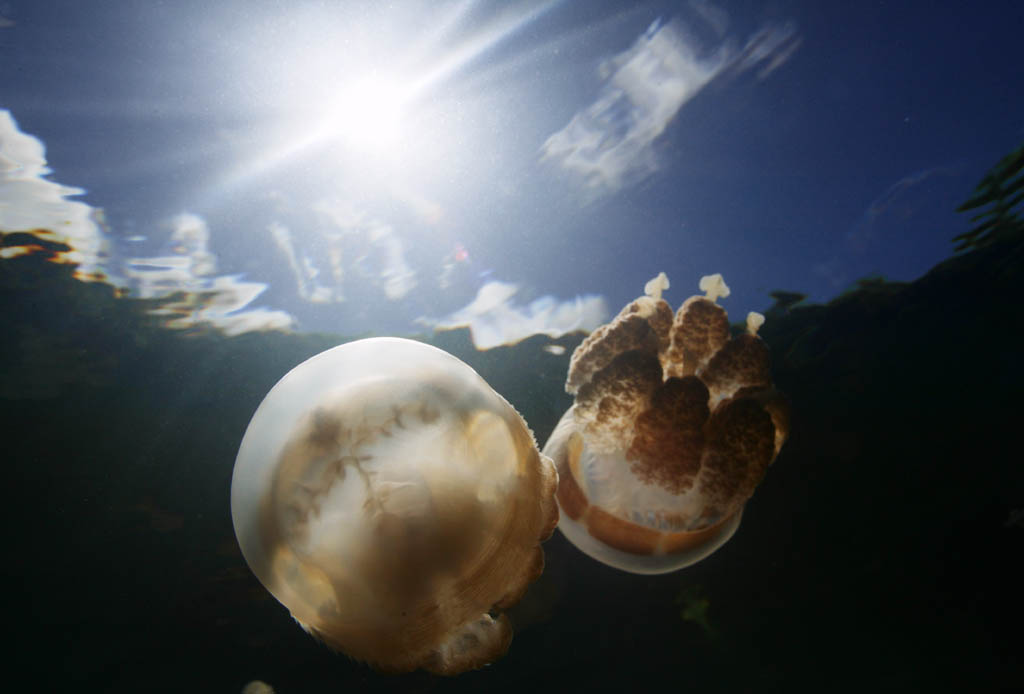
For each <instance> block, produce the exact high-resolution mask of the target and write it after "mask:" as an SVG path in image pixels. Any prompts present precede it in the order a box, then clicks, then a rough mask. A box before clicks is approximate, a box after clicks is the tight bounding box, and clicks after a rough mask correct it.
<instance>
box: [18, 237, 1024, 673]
mask: <svg viewBox="0 0 1024 694" xmlns="http://www.w3.org/2000/svg"><path fill="white" fill-rule="evenodd" d="M43 255H44V254H41V253H37V254H35V255H33V256H29V257H24V258H16V259H12V260H7V261H3V262H0V299H2V306H3V325H4V327H3V331H4V332H3V340H2V342H0V349H2V352H0V378H2V384H3V393H2V395H3V397H2V399H0V421H2V422H3V437H4V444H3V445H4V454H3V463H4V467H5V470H6V474H7V485H6V489H7V502H6V503H5V504H4V511H5V527H6V528H7V533H6V537H7V548H8V551H7V553H6V561H5V562H4V564H5V569H4V573H5V577H6V583H7V585H8V593H7V595H8V601H7V605H6V610H5V611H6V615H7V624H8V634H9V636H10V637H11V638H12V639H13V642H12V644H11V645H8V647H7V657H8V662H9V664H10V665H9V667H8V672H7V675H6V680H7V684H8V686H11V687H13V688H14V689H17V690H21V691H32V690H36V691H43V690H45V689H47V688H51V689H52V690H54V691H67V690H71V689H76V690H79V691H110V692H122V691H123V692H136V691H175V692H178V691H222V692H237V691H240V689H241V688H242V686H243V685H244V684H245V683H246V682H249V681H251V680H255V679H259V680H263V681H265V682H267V683H269V684H271V685H273V686H274V688H275V689H276V691H278V692H317V691H352V690H360V691H362V690H369V691H378V690H388V691H434V690H438V691H441V690H458V691H476V690H483V689H486V690H491V691H516V692H523V691H530V690H537V691H559V690H562V691H564V690H566V689H567V688H571V689H573V690H578V689H584V688H586V689H599V690H600V689H611V688H615V689H620V690H627V689H628V690H633V689H635V688H638V687H647V686H648V684H647V683H649V682H654V681H659V682H663V683H665V682H667V683H669V684H670V686H671V687H672V688H673V689H677V690H679V691H750V690H754V689H759V690H782V689H786V690H814V691H839V692H843V691H851V692H852V691H864V690H873V691H895V690H909V691H921V690H922V689H924V688H925V687H928V688H932V689H937V690H945V691H993V690H999V689H1009V688H1012V687H1014V686H1015V685H1017V684H1019V683H1020V682H1021V681H1022V679H1021V677H1022V676H1024V666H1022V663H1021V660H1020V653H1021V645H1022V639H1021V636H1020V631H1019V629H1020V623H1021V617H1022V616H1024V604H1022V594H1021V590H1020V586H1021V574H1020V571H1019V567H1018V564H1019V560H1020V557H1021V556H1022V553H1024V521H1022V513H1024V511H1022V509H1024V466H1022V465H1021V460H1022V459H1021V455H1020V434H1019V430H1020V423H1019V419H1020V413H1021V406H1020V403H1019V400H1020V393H1021V392H1022V386H1024V370H1022V368H1021V365H1020V361H1019V359H1020V344H1021V337H1022V331H1021V327H1020V323H1019V316H1020V308H1019V307H1020V306H1021V305H1022V302H1024V281H1022V278H1024V243H1022V241H1021V238H1020V236H1019V235H1018V236H1013V235H1011V236H1009V237H1007V238H1006V239H1004V240H1002V241H1000V242H997V243H994V244H990V245H988V246H986V247H983V248H980V249H972V250H969V251H968V252H965V253H961V254H959V255H957V256H955V257H953V258H952V259H950V260H948V261H946V262H944V263H942V264H940V265H939V266H937V267H936V268H934V269H933V270H932V271H931V272H929V273H928V274H926V275H925V276H924V277H922V278H921V279H919V280H917V281H915V282H913V283H909V284H904V283H889V282H884V281H881V280H874V281H864V282H862V283H861V287H860V288H859V289H857V290H855V291H852V292H849V293H847V294H845V295H843V296H841V297H839V298H837V299H836V300H834V301H832V302H831V303H829V304H828V305H821V306H817V305H815V306H806V307H802V306H801V305H800V304H798V305H796V306H795V307H790V308H786V307H783V306H781V305H777V306H775V307H774V308H773V309H771V310H770V311H768V321H767V323H766V324H765V326H764V327H763V328H762V331H761V333H760V334H761V335H762V337H763V338H764V339H765V340H766V342H767V343H768V344H769V346H770V347H771V350H772V353H773V360H774V373H775V380H776V385H777V386H778V387H779V388H780V389H782V390H783V391H785V392H786V393H787V394H788V396H789V397H790V399H791V401H792V408H793V427H792V432H791V436H790V439H789V441H788V442H787V443H786V445H785V447H784V448H783V450H782V453H781V455H780V456H779V458H778V459H777V461H776V462H775V463H774V465H773V466H772V469H771V470H769V473H768V475H767V478H766V479H765V481H764V482H763V483H762V485H761V487H760V488H759V490H758V492H757V494H756V495H755V496H754V498H753V499H752V500H751V501H750V502H749V504H748V506H747V509H746V515H745V516H744V519H743V523H742V525H741V527H740V529H739V531H738V533H737V534H736V536H735V537H734V538H733V539H732V540H731V541H730V542H729V543H727V544H726V545H725V547H724V548H722V549H721V550H720V551H718V552H717V553H715V554H714V555H712V556H711V557H710V558H708V559H706V560H705V561H703V562H701V563H699V564H697V565H695V566H693V567H691V568H688V569H685V570H683V571H680V572H677V573H672V574H668V575H662V576H635V575H630V574H626V573H622V572H619V571H616V570H614V569H611V568H608V567H605V566H603V565H601V564H598V563H596V562H594V561H593V560H591V559H589V558H588V557H586V556H585V555H583V554H581V553H580V552H579V551H577V550H576V549H575V548H574V547H573V546H571V545H570V544H569V543H568V542H567V541H565V540H564V538H562V537H561V536H560V535H559V534H558V533H557V532H556V533H555V535H554V536H553V537H552V538H551V540H550V541H548V542H547V543H546V545H545V552H546V556H547V568H546V570H545V573H544V575H543V576H542V578H541V579H540V580H539V581H538V582H537V583H536V584H535V585H534V586H533V587H532V588H531V590H530V592H529V593H528V594H527V596H526V598H525V599H524V601H523V602H522V603H521V605H520V606H519V607H517V608H516V609H515V610H514V612H513V619H514V622H515V623H516V625H517V633H516V636H515V639H514V640H513V642H512V646H511V648H510V650H509V652H508V654H507V655H506V656H505V657H504V658H502V659H501V660H499V661H498V662H496V663H494V664H493V665H491V666H489V667H487V668H485V669H483V670H481V671H477V672H472V673H468V674H465V675H462V676H459V677H457V678H454V679H446V678H440V677H435V676H433V675H427V674H423V673H415V674H411V675H400V676H394V675H380V674H377V673H375V672H373V671H372V670H370V669H368V668H367V667H364V666H362V665H359V664H356V663H353V662H351V661H350V660H348V659H347V658H346V657H344V656H341V655H335V654H333V653H331V652H330V651H329V650H327V649H326V648H325V647H323V646H322V645H320V644H318V643H317V642H316V641H315V640H313V639H312V638H310V637H309V636H307V635H306V634H305V633H303V632H302V631H301V630H300V629H299V628H298V627H297V626H296V625H295V624H294V622H292V620H291V619H290V617H289V615H288V613H287V611H286V610H285V609H284V608H283V607H282V606H281V605H279V604H278V603H277V602H276V601H275V600H273V599H272V598H271V597H270V595H269V594H268V593H267V592H266V591H265V590H264V589H263V588H262V586H261V585H260V584H259V583H258V582H257V581H256V579H255V578H254V577H253V575H252V574H251V573H250V571H249V570H248V568H247V566H246V564H245V562H244V560H243V559H242V557H241V554H240V553H239V551H238V548H237V545H236V543H235V539H234V534H233V531H232V525H231V517H230V509H229V488H230V481H231V470H232V464H233V461H234V456H235V453H236V451H237V445H238V442H239V441H240V439H241V436H242V433H243V432H244V429H245V426H246V424H247V423H248V420H249V418H250V416H251V415H252V413H253V411H254V410H255V408H256V406H257V405H258V404H259V402H260V400H261V399H262V397H263V396H264V394H265V393H266V392H267V390H269V388H270V387H271V386H272V385H273V384H274V382H275V381H276V380H277V379H278V378H279V377H280V376H281V375H282V374H284V373H285V372H286V371H287V370H288V369H290V368H291V367H292V366H294V365H296V364H298V363H299V362H301V361H302V360H304V359H306V358H307V357H309V356H311V355H313V354H315V353H317V352H319V351H322V350H323V349H326V348H327V347H329V346H332V345H334V344H336V343H338V342H339V341H340V338H336V337H332V336H317V335H305V336H300V335H284V334H275V333H266V334H247V335H243V336H239V337H234V338H225V337H222V336H219V335H217V334H213V333H196V334H191V335H189V334H182V333H176V332H169V331H166V330H164V329H162V328H159V327H157V326H156V323H155V319H154V318H153V317H152V316H147V314H146V313H145V311H144V309H146V308H151V306H148V305H147V304H145V303H144V302H136V301H128V300H123V299H115V298H114V297H113V290H112V289H111V288H110V287H109V286H106V285H99V284H86V283H81V282H78V281H76V280H74V279H72V278H71V268H69V267H68V266H59V265H54V264H51V263H47V262H45V261H44V260H42V258H43ZM580 338H581V336H579V335H576V336H571V337H567V338H563V339H562V340H561V341H560V342H561V344H563V345H564V346H566V347H567V348H568V351H567V353H566V354H565V355H562V356H555V355H552V354H550V353H549V352H546V351H544V350H542V349H541V347H542V346H543V345H546V344H548V340H546V339H543V340H542V339H531V340H527V341H525V342H522V343H520V344H519V345H517V346H515V347H511V348H498V349H494V350H491V351H488V352H483V353H481V352H477V351H475V350H474V349H473V348H472V346H471V344H470V342H469V339H468V335H467V334H466V333H465V332H451V333H443V334H441V335H439V336H437V337H436V338H434V341H435V343H436V344H438V345H439V346H441V347H443V348H445V349H447V350H449V351H451V352H453V353H454V354H456V355H457V356H459V357H461V358H462V359H464V360H465V361H467V362H468V363H470V364H471V365H472V366H473V367H474V368H476V369H477V370H478V371H479V372H480V373H481V374H482V375H483V376H484V378H485V379H487V380H488V381H489V382H490V383H491V385H492V386H493V387H494V388H495V389H496V390H498V391H499V392H501V393H502V394H504V395H505V396H506V397H507V398H508V399H509V400H510V401H511V402H512V403H513V404H514V405H515V406H516V407H517V409H519V411H520V412H521V413H522V414H523V415H524V417H525V418H526V419H527V421H528V422H529V423H530V425H531V426H532V428H533V429H534V431H535V433H536V435H537V438H538V439H539V440H540V441H541V442H543V441H544V440H545V439H546V437H547V435H548V433H549V432H550V430H551V428H552V427H553V426H554V424H555V422H556V421H557V419H558V417H559V416H560V414H561V412H562V411H564V409H565V407H567V406H568V404H569V403H570V400H569V398H568V396H567V395H565V393H564V392H563V389H562V386H563V382H564V377H565V370H566V366H567V361H568V354H569V353H571V350H572V348H573V347H574V346H575V344H576V343H578V341H579V340H580Z"/></svg>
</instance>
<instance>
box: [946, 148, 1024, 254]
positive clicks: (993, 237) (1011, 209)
mask: <svg viewBox="0 0 1024 694" xmlns="http://www.w3.org/2000/svg"><path fill="white" fill-rule="evenodd" d="M1022 169H1024V145H1021V146H1020V147H1018V148H1017V149H1015V150H1013V151H1012V152H1010V153H1009V154H1007V155H1006V156H1005V157H1003V158H1002V159H1000V160H999V163H997V164H996V165H995V166H993V167H992V168H991V169H989V171H988V173H987V174H985V177H984V178H982V179H981V182H980V183H979V184H978V186H977V187H976V188H975V189H974V194H973V195H971V197H970V198H969V199H968V200H967V201H966V202H964V203H963V204H962V205H960V207H958V208H956V211H957V212H969V211H971V210H981V211H980V212H978V214H976V215H974V217H972V218H971V221H972V222H976V223H977V225H976V226H975V227H974V228H973V229H971V230H970V231H966V232H964V233H962V234H958V235H957V236H955V237H953V241H954V243H957V247H956V250H957V251H965V250H968V249H971V248H982V247H984V246H987V245H989V244H991V243H994V242H996V241H1001V240H1008V239H1011V238H1019V237H1020V236H1021V235H1022V234H1024V220H1022V219H1021V212H1022V209H1021V207H1022V206H1021V203H1022V202H1024V174H1021V170H1022Z"/></svg>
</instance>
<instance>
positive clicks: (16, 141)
mask: <svg viewBox="0 0 1024 694" xmlns="http://www.w3.org/2000/svg"><path fill="white" fill-rule="evenodd" d="M49 173H50V169H49V168H48V167H47V166H46V154H45V148H44V147H43V143H42V142H40V141H39V140H38V139H36V138H35V137H33V136H31V135H28V134H26V133H23V132H21V131H20V130H19V129H18V125H17V123H15V121H14V118H13V116H11V113H10V111H5V110H0V232H12V231H33V232H34V233H35V235H36V236H38V237H40V238H42V239H45V240H47V241H55V242H57V243H64V244H67V245H68V246H70V247H71V251H70V252H68V253H63V254H61V256H60V260H61V261H63V262H70V263H77V264H78V265H79V267H78V270H77V272H76V276H78V277H79V278H80V279H89V278H92V277H93V276H94V275H96V276H105V274H106V271H107V267H106V259H107V257H108V255H109V245H110V244H109V239H108V238H107V236H106V234H104V232H103V229H102V226H101V224H100V221H101V220H102V213H101V211H100V210H97V209H95V208H93V207H90V206H89V205H87V204H85V203H84V202H79V201H76V200H69V199H68V198H69V197H71V196H75V195H81V194H82V192H83V191H82V190H81V189H80V188H72V187H69V186H64V185H61V184H59V183H54V182H53V181H48V180H46V179H45V178H43V177H44V176H46V175H47V174H49Z"/></svg>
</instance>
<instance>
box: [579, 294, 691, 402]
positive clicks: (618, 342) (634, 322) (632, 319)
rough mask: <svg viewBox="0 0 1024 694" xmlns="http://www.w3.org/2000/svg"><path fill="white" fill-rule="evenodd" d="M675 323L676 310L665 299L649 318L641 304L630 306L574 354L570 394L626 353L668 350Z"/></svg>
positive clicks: (597, 331) (603, 326)
mask: <svg viewBox="0 0 1024 694" xmlns="http://www.w3.org/2000/svg"><path fill="white" fill-rule="evenodd" d="M671 322H672V308H671V307H670V306H669V305H668V304H667V303H666V302H665V301H663V300H659V301H658V302H657V305H656V308H655V310H654V312H653V313H651V315H649V316H647V317H646V318H645V317H644V316H643V315H642V305H641V304H640V303H639V301H634V302H633V303H631V304H630V305H629V306H626V308H624V309H622V311H620V312H619V315H618V316H616V317H615V319H614V320H613V321H612V322H611V323H608V324H606V325H602V326H601V327H600V328H598V329H597V330H595V331H594V332H592V333H591V334H590V335H589V336H588V337H587V339H585V340H584V341H583V342H582V343H580V346H579V347H577V348H576V351H574V352H573V354H572V359H571V361H570V362H569V377H568V379H567V380H566V383H565V390H566V392H568V393H575V392H576V391H577V389H578V388H579V387H580V386H582V385H583V384H584V383H586V382H587V381H589V380H590V379H591V377H592V376H593V375H594V373H595V372H598V371H600V370H602V369H604V368H605V367H607V366H608V365H609V364H610V363H611V362H612V361H613V360H614V359H615V357H617V356H618V355H620V354H622V353H623V352H628V351H631V350H639V351H641V352H646V353H649V354H653V355H657V354H659V353H660V352H662V351H664V349H665V346H666V345H667V343H668V326H669V325H670V324H671Z"/></svg>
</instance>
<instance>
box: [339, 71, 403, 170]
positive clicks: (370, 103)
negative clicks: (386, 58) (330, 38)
mask: <svg viewBox="0 0 1024 694" xmlns="http://www.w3.org/2000/svg"><path fill="white" fill-rule="evenodd" d="M411 100H412V90H411V89H410V88H409V87H406V86H405V85H403V84H402V83H401V82H400V81H397V80H392V79H388V78H385V77H381V76H380V75H376V74H369V75H366V76H363V77H359V78H357V79H356V80H354V81H352V82H351V83H349V84H347V85H344V86H341V87H340V88H339V90H338V93H337V94H336V95H334V98H333V99H332V100H331V101H330V105H329V106H328V107H327V109H326V113H325V114H324V120H323V121H322V122H321V124H320V128H321V130H320V132H321V135H322V137H324V138H327V139H331V140H338V141H340V142H342V143H343V144H344V145H346V146H347V147H350V148H352V149H355V150H360V151H369V152H385V151H387V150H390V149H391V148H393V147H394V146H395V145H396V144H397V143H398V142H400V141H401V139H402V122H403V118H404V116H405V111H406V108H407V107H408V105H409V103H410V102H411Z"/></svg>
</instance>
